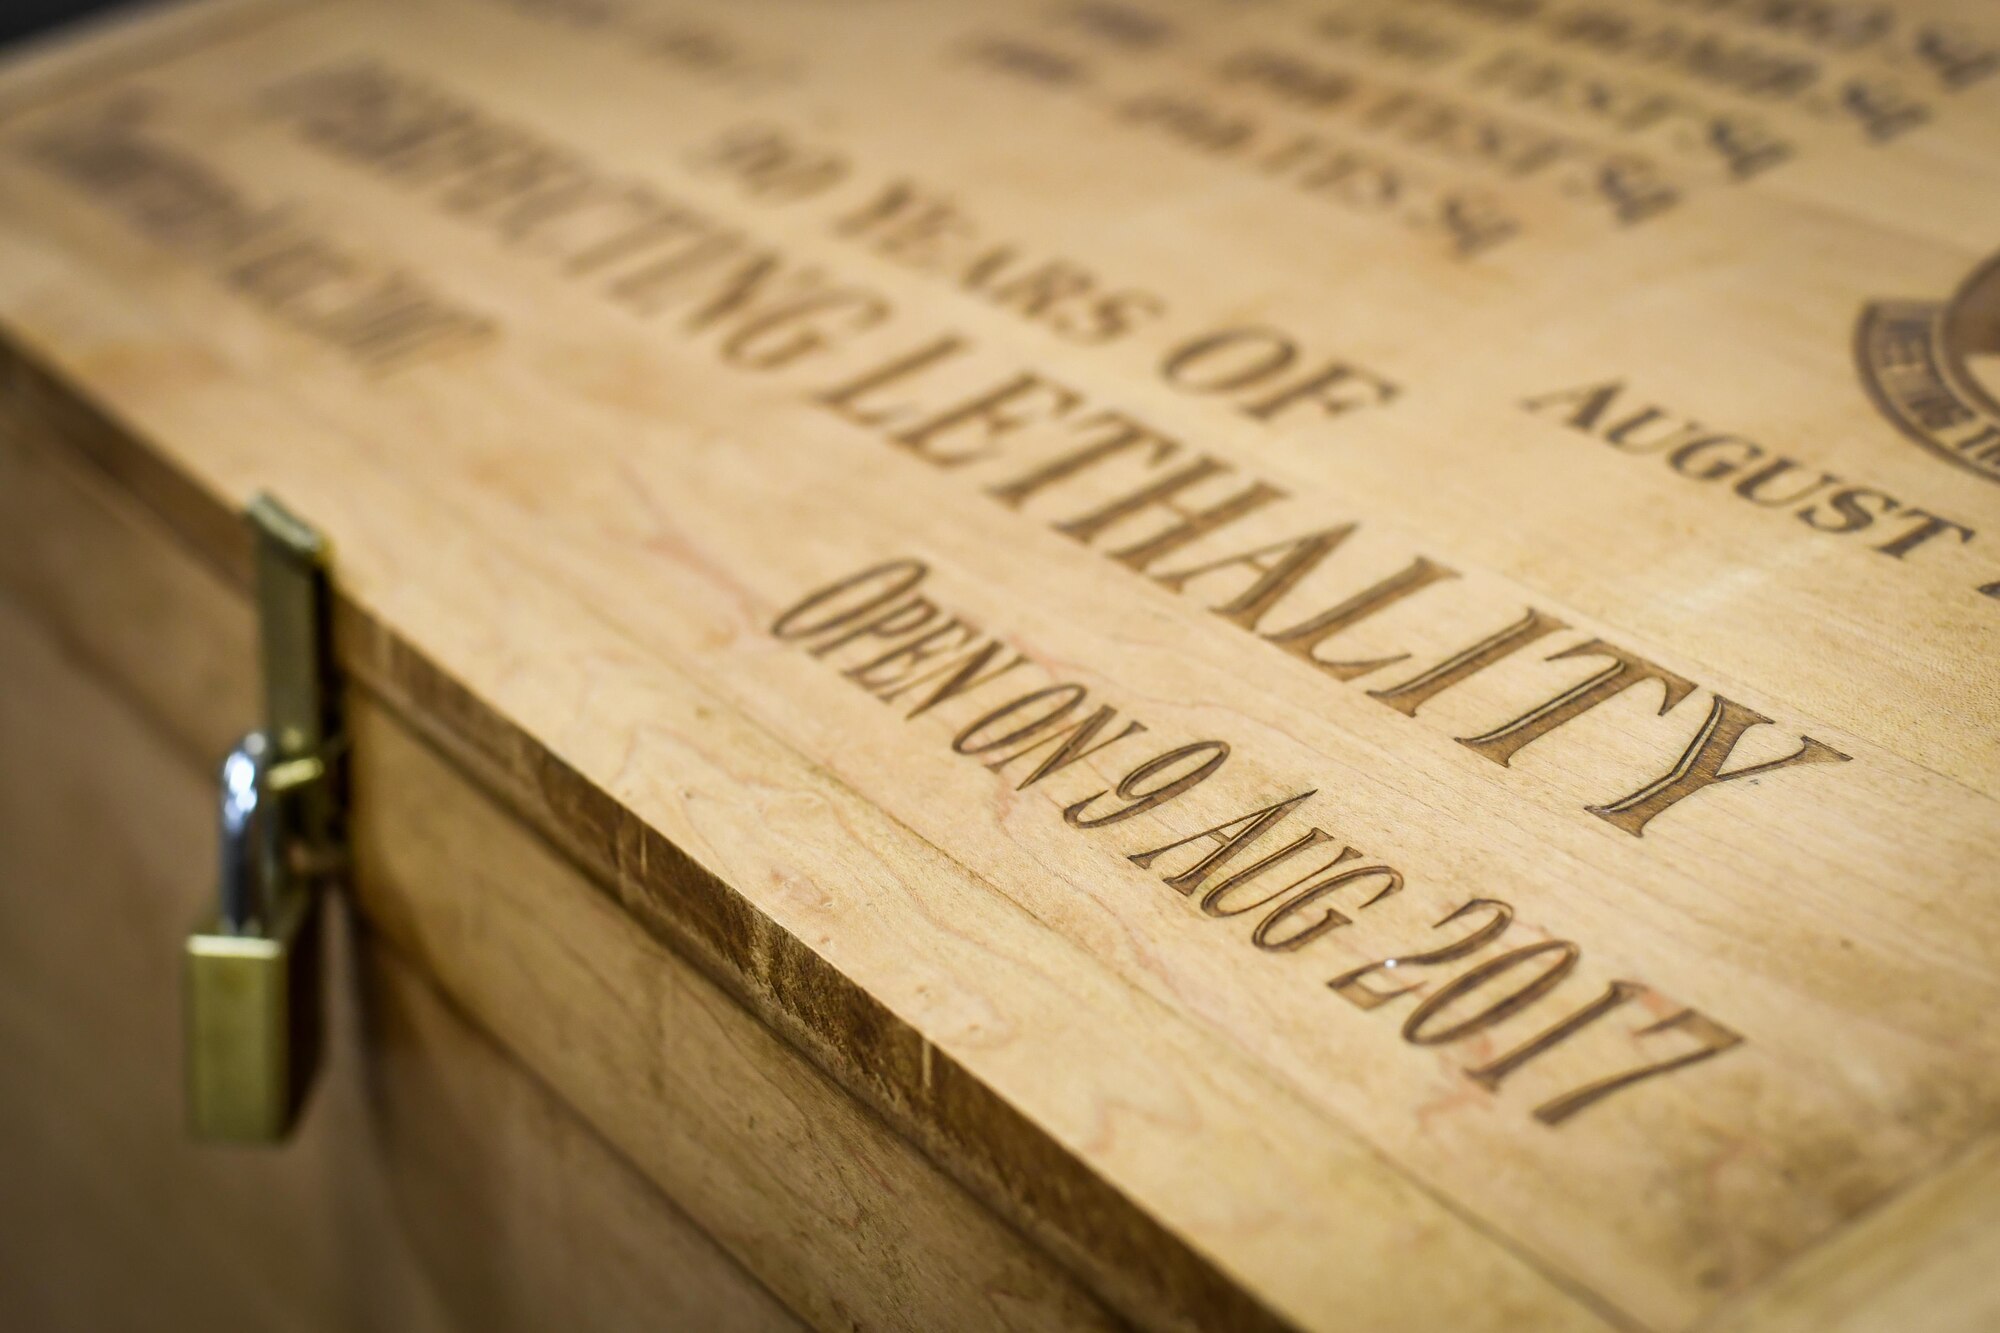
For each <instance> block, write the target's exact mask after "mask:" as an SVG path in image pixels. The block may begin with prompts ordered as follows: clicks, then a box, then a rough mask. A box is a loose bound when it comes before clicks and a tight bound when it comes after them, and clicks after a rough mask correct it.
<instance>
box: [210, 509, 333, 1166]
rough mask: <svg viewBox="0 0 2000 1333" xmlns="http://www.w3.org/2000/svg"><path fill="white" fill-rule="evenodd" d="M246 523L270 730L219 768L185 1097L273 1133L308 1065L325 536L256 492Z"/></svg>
mask: <svg viewBox="0 0 2000 1333" xmlns="http://www.w3.org/2000/svg"><path fill="white" fill-rule="evenodd" d="M250 521H251V524H252V526H253V528H254V529H255V532H256V542H257V602H258V613H259V619H260V622H261V630H262V635H261V637H262V647H263V654H262V655H263V664H264V695H265V714H266V725H265V727H264V728H263V729H262V730H259V731H253V732H251V733H250V734H249V735H247V736H245V737H244V738H243V741H242V742H241V743H240V744H239V745H238V746H237V748H236V749H235V750H234V751H233V752H231V754H230V756H229V758H228V759H227V760H226V761H224V763H223V766H222V801H221V829H220V832H221V854H220V870H219V875H218V883H217V903H216V906H215V910H214V912H213V913H212V915H210V916H208V917H205V918H204V920H203V922H202V924H201V925H200V926H199V927H198V928H197V929H196V931H195V932H194V933H193V934H192V935H190V936H189V937H188V941H187V948H186V952H185V973H186V992H187V995H186V1005H187V1091H188V1117H189V1123H190V1125H191V1127H192V1129H193V1131H194V1133H195V1134H196V1136H197V1137H200V1138H204V1139H217V1140H227V1141H233V1142H263V1143H269V1142H276V1141H278V1140H280V1139H282V1138H284V1137H285V1135H286V1134H287V1133H288V1132H289V1131H290V1129H291V1127H292V1125H293V1123H294V1122H295V1121H296V1119H297V1117H298V1113H299V1111H300V1109H301V1107H302V1106H303V1105H304V1102H305V1098H306V1093H307V1091H308V1090H309V1089H310V1087H311V1084H312V1079H313V1075H314V1073H315V1072H316V1070H317V1067H318V1063H319V1051H320V1033H321V1014H320V993H321V989H320V988H321V979H320V970H321V964H320V953H321V941H320V933H319V928H318V927H319V917H320V911H319V898H320V896H321V893H322V892H323V887H322V881H323V880H324V879H325V878H326V877H327V876H328V875H329V874H330V873H332V872H333V871H334V870H336V869H337V868H338V864H339V861H340V857H339V855H338V850H337V849H338V845H339V844H338V839H339V836H340V832H341V829H340V821H339V818H338V808H339V802H338V799H337V798H338V791H337V787H336V780H337V777H338V769H337V764H336V760H337V758H338V751H339V727H338V718H337V716H336V713H335V709H336V707H337V696H336V694H335V692H334V690H333V689H332V688H331V679H330V677H331V666H332V659H331V655H330V652H329V642H328V628H329V608H330V600H331V599H330V597H329V594H328V588H327V582H326V569H325V543H324V542H323V541H322V540H321V538H320V537H319V535H318V534H317V533H315V532H313V531H312V530H311V529H310V528H308V527H306V526H305V525H304V524H302V523H300V522H299V521H298V520H297V519H295V518H293V517H292V516H291V515H289V514H287V513H286V512H285V511H284V510H283V509H281V508H280V507H279V506H278V505H277V504H276V502H275V501H272V500H270V499H269V498H268V497H259V498H258V499H257V500H256V501H255V502H253V503H252V505H251V507H250Z"/></svg>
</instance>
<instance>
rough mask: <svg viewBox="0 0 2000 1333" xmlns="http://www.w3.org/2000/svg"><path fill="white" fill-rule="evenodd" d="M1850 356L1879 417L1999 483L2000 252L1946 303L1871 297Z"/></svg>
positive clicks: (1919, 442)
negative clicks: (1879, 412)
mask: <svg viewBox="0 0 2000 1333" xmlns="http://www.w3.org/2000/svg"><path fill="white" fill-rule="evenodd" d="M1854 359H1855V363H1856V365H1857V366H1858V368H1859V369H1860V371H1861V382H1862V383H1863V384H1865V385H1867V386H1868V393H1869V396H1870V397H1872V398H1873V399H1874V400H1875V406H1876V407H1877V408H1879V409H1880V410H1881V412H1882V415H1883V416H1886V417H1887V418H1889V420H1890V421H1892V422H1894V423H1895V424H1896V426H1897V428H1898V429H1900V430H1901V431H1902V432H1903V433H1904V434H1905V435H1907V436H1909V437H1910V438H1911V439H1913V440H1915V441H1916V442H1917V443H1918V444H1921V445H1923V446H1924V448H1926V449H1929V450H1930V451H1931V452H1932V453H1935V454H1937V455H1938V456H1940V457H1942V458H1947V459H1950V460H1951V461H1952V462H1954V463H1956V464H1958V465H1959V466H1960V467H1962V468H1964V469H1966V470H1967V471H1968V472H1976V473H1978V474H1979V475H1980V476H1982V477H1985V478H1986V479H1987V480H1988V481H2000V255H1995V256H1994V257H1993V258H1991V259H1988V260H1987V261H1986V262H1985V263H1984V264H1982V265H1980V266H1979V267H1978V268H1977V269H1975V270H1974V271H1973V273H1972V276H1971V277H1969V278H1967V279H1966V280H1965V282H1964V283H1963V284H1962V285H1960V287H1959V289H1958V290H1957V291H1956V292H1954V293H1953V294H1952V296H1951V298H1950V299H1949V300H1946V301H1874V302H1871V303H1870V304H1869V305H1868V306H1867V307H1866V308H1865V309H1863V310H1862V312H1861V322H1860V324H1859V325H1857V326H1856V328H1855V331H1854Z"/></svg>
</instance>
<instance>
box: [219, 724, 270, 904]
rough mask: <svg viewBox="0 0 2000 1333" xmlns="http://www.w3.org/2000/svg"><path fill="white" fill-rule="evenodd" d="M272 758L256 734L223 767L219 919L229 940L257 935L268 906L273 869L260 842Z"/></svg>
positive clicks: (233, 753) (255, 732)
mask: <svg viewBox="0 0 2000 1333" xmlns="http://www.w3.org/2000/svg"><path fill="white" fill-rule="evenodd" d="M269 754H270V746H269V745H268V744H267V743H266V741H265V739H264V733H263V732H261V731H253V732H251V733H250V734H248V735H247V736H245V737H244V738H243V739H242V740H241V741H239V742H238V743H237V746H236V748H235V749H233V750H231V751H230V752H229V757H228V758H227V759H224V760H223V761H222V793H221V806H220V813H221V818H220V829H221V834H222V845H221V847H220V849H219V855H218V856H217V858H216V859H217V862H218V875H219V883H218V884H217V886H216V889H217V898H218V902H217V904H216V909H217V910H216V915H217V917H218V919H219V920H220V923H221V926H222V929H223V931H224V932H226V933H228V934H231V935H250V934H255V933H256V931H257V930H258V928H259V926H260V924H261V922H260V919H259V918H260V915H261V911H262V909H266V908H268V907H269V906H270V904H269V903H268V902H267V901H265V900H266V899H267V898H268V897H269V896H270V895H269V892H268V887H267V886H266V885H265V884H264V883H263V881H264V879H265V877H266V875H267V873H268V869H269V868H268V867H267V866H266V864H265V861H266V858H265V857H264V855H263V854H262V853H263V848H262V846H261V840H260V839H258V838H257V836H256V835H257V831H258V827H259V819H258V808H259V807H260V806H261V805H262V804H263V800H264V789H265V783H264V774H265V767H266V765H267V763H268V762H269V759H268V756H269Z"/></svg>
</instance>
